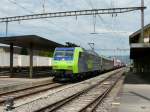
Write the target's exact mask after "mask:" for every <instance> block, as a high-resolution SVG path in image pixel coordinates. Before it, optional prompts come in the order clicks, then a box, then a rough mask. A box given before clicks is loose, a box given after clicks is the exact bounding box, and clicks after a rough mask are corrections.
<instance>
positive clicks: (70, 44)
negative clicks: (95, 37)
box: [66, 42, 80, 47]
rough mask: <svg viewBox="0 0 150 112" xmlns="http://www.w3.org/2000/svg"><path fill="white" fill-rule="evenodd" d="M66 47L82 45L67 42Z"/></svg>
mask: <svg viewBox="0 0 150 112" xmlns="http://www.w3.org/2000/svg"><path fill="white" fill-rule="evenodd" d="M66 47H80V46H79V45H77V44H75V43H71V42H66Z"/></svg>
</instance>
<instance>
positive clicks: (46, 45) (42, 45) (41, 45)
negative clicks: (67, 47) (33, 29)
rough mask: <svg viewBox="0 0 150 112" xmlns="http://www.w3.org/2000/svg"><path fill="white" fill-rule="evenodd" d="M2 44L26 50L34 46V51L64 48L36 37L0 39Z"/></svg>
mask: <svg viewBox="0 0 150 112" xmlns="http://www.w3.org/2000/svg"><path fill="white" fill-rule="evenodd" d="M0 43H2V44H7V45H11V44H13V45H14V46H18V47H25V48H30V47H31V46H32V48H33V49H34V50H51V49H55V48H56V47H63V46H64V45H62V44H59V43H56V42H54V41H51V40H48V39H45V38H42V37H40V36H36V35H23V36H10V37H0Z"/></svg>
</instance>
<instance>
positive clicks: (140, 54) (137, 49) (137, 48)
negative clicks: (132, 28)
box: [129, 24, 150, 73]
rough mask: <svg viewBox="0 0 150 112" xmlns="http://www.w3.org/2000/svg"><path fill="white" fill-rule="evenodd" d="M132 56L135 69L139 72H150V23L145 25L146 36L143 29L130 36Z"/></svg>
mask: <svg viewBox="0 0 150 112" xmlns="http://www.w3.org/2000/svg"><path fill="white" fill-rule="evenodd" d="M129 43H130V58H131V59H132V60H133V71H134V72H138V73H149V72H150V24H148V25H146V26H144V38H142V37H141V29H139V30H138V31H136V32H134V33H133V34H131V35H130V37H129Z"/></svg>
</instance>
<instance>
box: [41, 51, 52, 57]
mask: <svg viewBox="0 0 150 112" xmlns="http://www.w3.org/2000/svg"><path fill="white" fill-rule="evenodd" d="M53 53H54V51H40V52H39V55H40V56H45V57H53Z"/></svg>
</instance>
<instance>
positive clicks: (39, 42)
mask: <svg viewBox="0 0 150 112" xmlns="http://www.w3.org/2000/svg"><path fill="white" fill-rule="evenodd" d="M0 43H2V44H7V45H10V73H11V75H13V54H14V46H17V47H25V48H28V49H29V50H30V57H29V60H30V65H29V66H30V67H29V72H30V73H29V76H30V78H32V75H33V50H46V51H49V50H54V49H55V48H56V47H64V45H62V44H58V43H56V42H53V41H51V40H48V39H45V38H42V37H40V36H36V35H23V36H11V37H0Z"/></svg>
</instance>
